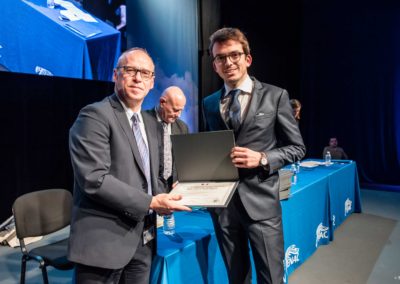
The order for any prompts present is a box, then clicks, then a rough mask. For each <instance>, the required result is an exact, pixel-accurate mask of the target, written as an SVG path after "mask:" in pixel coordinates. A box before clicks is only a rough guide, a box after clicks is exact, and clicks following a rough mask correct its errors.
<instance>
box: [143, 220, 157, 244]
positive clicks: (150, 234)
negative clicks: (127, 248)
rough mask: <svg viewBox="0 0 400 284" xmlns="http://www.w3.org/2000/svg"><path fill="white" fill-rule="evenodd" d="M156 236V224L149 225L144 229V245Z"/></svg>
mask: <svg viewBox="0 0 400 284" xmlns="http://www.w3.org/2000/svg"><path fill="white" fill-rule="evenodd" d="M155 236H156V234H155V229H154V225H152V226H150V227H147V228H146V229H145V230H144V231H143V245H145V244H147V243H148V242H150V241H151V240H153V239H154V238H155Z"/></svg>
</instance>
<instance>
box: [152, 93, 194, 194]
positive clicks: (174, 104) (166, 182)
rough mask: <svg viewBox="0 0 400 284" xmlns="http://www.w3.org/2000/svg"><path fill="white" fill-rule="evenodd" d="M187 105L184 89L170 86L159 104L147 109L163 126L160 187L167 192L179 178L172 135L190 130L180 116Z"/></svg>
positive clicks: (162, 95)
mask: <svg viewBox="0 0 400 284" xmlns="http://www.w3.org/2000/svg"><path fill="white" fill-rule="evenodd" d="M185 105H186V97H185V94H184V93H183V91H182V90H181V89H180V88H179V87H177V86H170V87H168V88H166V89H165V90H164V91H163V93H162V94H161V97H160V103H159V104H158V106H156V107H154V108H153V109H151V110H148V111H147V112H148V113H149V114H151V115H152V116H153V118H154V119H155V120H156V121H157V122H158V123H159V124H160V125H161V126H162V127H161V129H162V131H161V133H160V134H161V137H162V139H161V144H162V147H161V163H160V187H162V188H164V189H165V191H166V192H169V191H170V190H171V189H172V185H173V183H175V182H176V181H177V180H178V177H177V173H176V170H175V167H174V163H173V159H172V148H171V147H172V145H171V139H170V135H174V134H186V133H188V132H189V128H188V126H187V124H186V123H185V122H184V121H183V120H181V119H180V118H179V117H180V115H181V113H182V111H183V109H184V108H185Z"/></svg>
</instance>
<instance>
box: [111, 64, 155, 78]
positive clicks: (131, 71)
mask: <svg viewBox="0 0 400 284" xmlns="http://www.w3.org/2000/svg"><path fill="white" fill-rule="evenodd" d="M117 69H122V70H123V74H124V75H128V76H130V77H135V76H136V74H137V73H140V76H141V77H142V79H143V80H146V81H147V80H150V79H151V78H153V76H154V72H153V71H150V70H146V69H138V68H135V67H133V66H118V67H117Z"/></svg>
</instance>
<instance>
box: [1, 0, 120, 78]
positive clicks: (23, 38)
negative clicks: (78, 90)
mask: <svg viewBox="0 0 400 284" xmlns="http://www.w3.org/2000/svg"><path fill="white" fill-rule="evenodd" d="M45 3H46V1H43V0H31V1H25V0H2V3H1V6H2V7H1V9H0V30H1V32H0V64H3V65H4V66H6V67H7V68H8V69H10V71H13V72H22V73H36V74H39V73H42V74H43V71H42V72H41V70H48V71H50V72H51V73H52V74H53V75H54V76H63V77H72V78H83V79H96V80H111V79H112V74H113V67H114V66H115V64H116V61H117V59H118V56H119V54H120V32H119V31H117V30H116V29H114V28H113V27H111V26H110V25H108V24H106V23H104V22H102V21H101V20H98V19H97V21H98V22H97V23H89V22H85V21H83V20H79V21H62V20H60V19H59V16H60V9H63V8H61V7H58V8H55V9H50V8H47V6H45V5H44V4H45ZM68 25H69V26H68ZM71 27H72V29H75V30H78V31H80V32H82V33H83V34H84V35H86V36H82V35H80V34H78V33H77V32H74V31H73V30H71ZM91 33H95V35H93V36H89V35H90V34H91Z"/></svg>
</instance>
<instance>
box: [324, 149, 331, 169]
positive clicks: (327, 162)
mask: <svg viewBox="0 0 400 284" xmlns="http://www.w3.org/2000/svg"><path fill="white" fill-rule="evenodd" d="M331 160H332V157H331V152H329V151H327V152H326V154H325V166H327V167H328V166H330V165H331V164H332V162H331Z"/></svg>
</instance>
